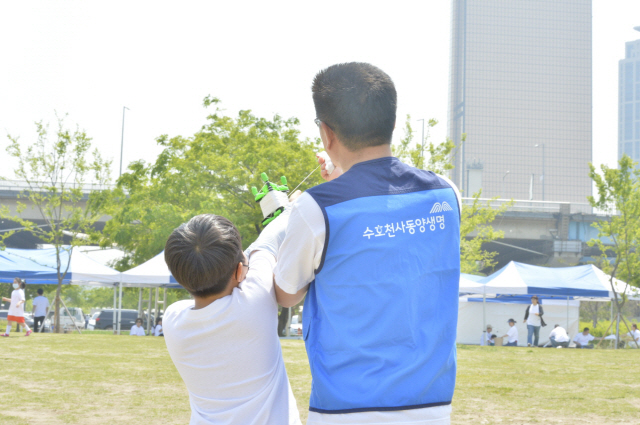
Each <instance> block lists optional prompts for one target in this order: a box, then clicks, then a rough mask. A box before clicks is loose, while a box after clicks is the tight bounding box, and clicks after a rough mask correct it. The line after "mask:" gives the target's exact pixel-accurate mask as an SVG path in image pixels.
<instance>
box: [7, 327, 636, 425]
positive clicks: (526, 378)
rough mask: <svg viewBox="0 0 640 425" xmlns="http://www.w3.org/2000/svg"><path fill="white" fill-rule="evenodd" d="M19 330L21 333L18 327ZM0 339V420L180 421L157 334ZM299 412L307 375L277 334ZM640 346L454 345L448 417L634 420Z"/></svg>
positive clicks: (184, 407)
mask: <svg viewBox="0 0 640 425" xmlns="http://www.w3.org/2000/svg"><path fill="white" fill-rule="evenodd" d="M22 335H24V334H22ZM22 335H18V334H15V333H14V334H12V336H11V337H10V338H2V339H0V365H2V373H1V374H0V388H1V389H0V400H2V409H0V424H7V425H9V424H11V425H14V424H15V425H17V424H89V425H91V424H105V423H110V424H186V423H188V421H189V415H190V410H189V400H188V395H187V391H186V389H185V387H184V384H183V382H182V380H181V379H180V376H179V375H178V373H177V372H176V370H175V368H174V367H173V364H172V363H171V359H170V358H169V355H168V353H167V350H166V347H165V344H164V340H163V339H162V338H152V337H147V338H133V337H129V336H120V337H117V336H113V335H105V334H88V335H77V334H67V335H51V334H44V335H42V334H39V335H32V336H30V337H29V338H25V337H24V336H22ZM282 347H283V353H284V358H285V362H286V365H287V370H288V373H289V378H290V380H291V386H292V388H293V392H294V394H295V395H296V398H297V400H298V408H299V409H300V413H301V416H302V419H303V423H304V419H306V416H307V412H306V410H307V407H308V404H307V402H308V397H309V390H310V384H311V376H310V374H309V368H308V365H307V359H306V354H305V350H304V345H303V343H302V342H301V341H295V340H287V341H282ZM639 360H640V350H628V349H627V350H617V351H613V350H571V349H564V350H556V349H531V348H504V347H469V346H460V347H458V383H457V387H456V394H455V397H454V401H453V416H452V423H454V424H494V423H500V424H585V423H591V424H639V423H640V365H639V363H640V362H639Z"/></svg>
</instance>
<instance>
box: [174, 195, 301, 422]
mask: <svg viewBox="0 0 640 425" xmlns="http://www.w3.org/2000/svg"><path fill="white" fill-rule="evenodd" d="M289 211H290V210H289V208H288V207H287V208H286V209H285V211H284V212H283V213H282V214H280V215H279V216H278V217H277V218H276V219H275V220H274V221H272V222H271V223H269V224H268V225H267V226H266V227H265V229H264V230H263V231H262V232H261V233H260V236H259V237H258V239H257V240H256V241H255V242H254V243H253V244H251V245H250V246H249V248H248V249H247V250H246V251H245V252H244V253H243V252H242V241H241V238H240V233H239V232H238V229H237V228H236V227H235V226H234V225H233V223H231V221H229V220H228V219H226V218H224V217H221V216H217V215H213V214H203V215H199V216H196V217H193V218H192V219H191V220H189V222H188V223H186V224H183V225H182V226H180V227H178V228H177V229H176V230H174V231H173V233H172V234H171V236H169V240H168V241H167V244H166V246H165V251H164V256H165V261H166V262H167V265H168V266H169V270H170V271H171V274H172V275H173V277H174V278H175V279H176V280H177V281H178V283H180V285H182V286H183V287H184V288H185V289H186V290H187V291H189V293H191V295H192V296H193V300H185V301H178V302H176V303H174V304H172V305H171V306H170V307H169V308H167V309H166V311H165V313H164V316H163V323H164V329H163V330H164V337H165V342H166V344H167V349H168V351H169V355H170V356H171V360H173V363H174V364H175V366H176V368H177V369H178V372H179V373H180V376H181V377H182V380H183V381H184V383H185V385H186V386H187V390H188V392H189V401H190V404H191V422H190V424H191V425H196V424H198V425H200V424H203V425H204V424H243V425H287V424H288V425H300V416H299V413H298V408H297V406H296V401H295V398H294V397H293V393H292V391H291V387H290V385H289V378H288V377H287V371H286V369H285V366H284V360H283V358H282V348H281V347H280V340H279V338H278V333H277V329H278V305H277V303H276V294H275V289H274V283H273V269H274V267H275V265H276V257H277V254H278V250H279V248H280V244H281V243H282V240H283V239H284V234H285V231H286V226H287V223H288V219H289Z"/></svg>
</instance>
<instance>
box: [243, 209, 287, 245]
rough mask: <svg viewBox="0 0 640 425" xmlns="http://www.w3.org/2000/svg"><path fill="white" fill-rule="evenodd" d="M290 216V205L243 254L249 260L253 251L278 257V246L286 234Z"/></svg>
mask: <svg viewBox="0 0 640 425" xmlns="http://www.w3.org/2000/svg"><path fill="white" fill-rule="evenodd" d="M290 215H291V204H289V205H288V206H286V207H285V209H284V211H282V213H280V215H279V216H278V217H276V219H275V220H273V221H272V222H271V223H269V224H267V227H265V228H264V229H263V230H262V233H260V236H258V239H256V240H255V241H254V242H253V243H252V244H251V245H249V247H248V248H247V249H246V250H245V251H244V254H245V255H246V256H247V258H249V256H250V255H251V253H252V252H253V251H267V252H268V253H270V254H272V255H273V256H274V257H276V258H277V257H278V251H279V250H280V245H282V241H283V240H284V237H285V235H286V234H287V225H288V224H289V216H290Z"/></svg>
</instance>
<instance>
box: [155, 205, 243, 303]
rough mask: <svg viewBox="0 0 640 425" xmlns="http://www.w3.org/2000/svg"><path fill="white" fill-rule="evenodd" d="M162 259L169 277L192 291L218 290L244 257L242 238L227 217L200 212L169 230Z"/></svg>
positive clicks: (199, 293)
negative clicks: (171, 230) (169, 274)
mask: <svg viewBox="0 0 640 425" xmlns="http://www.w3.org/2000/svg"><path fill="white" fill-rule="evenodd" d="M164 259H165V261H166V263H167V266H169V270H170V271H171V274H172V275H173V277H174V278H175V279H176V280H177V281H178V283H179V284H180V285H182V286H183V287H184V288H185V289H186V290H187V291H189V292H190V293H191V294H192V295H194V296H197V297H205V296H208V295H214V294H218V293H220V292H222V291H224V290H225V288H226V287H227V283H228V282H229V279H231V276H232V275H233V273H234V272H235V271H236V267H237V266H238V263H239V262H241V261H243V259H244V255H243V253H242V239H241V238H240V233H239V232H238V229H236V226H234V225H233V223H232V222H231V221H229V220H227V219H226V218H224V217H222V216H219V215H213V214H201V215H198V216H195V217H193V218H192V219H191V220H189V222H188V223H185V224H183V225H181V226H180V227H178V228H177V229H175V230H174V231H173V233H171V236H169V239H168V240H167V244H166V245H165V248H164Z"/></svg>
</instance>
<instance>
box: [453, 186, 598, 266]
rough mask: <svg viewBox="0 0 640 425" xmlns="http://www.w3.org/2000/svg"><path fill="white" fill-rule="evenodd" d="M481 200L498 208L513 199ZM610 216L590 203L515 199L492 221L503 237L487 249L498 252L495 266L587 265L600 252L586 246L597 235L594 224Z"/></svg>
mask: <svg viewBox="0 0 640 425" xmlns="http://www.w3.org/2000/svg"><path fill="white" fill-rule="evenodd" d="M472 202H473V199H472V198H463V203H465V204H470V203H472ZM482 202H483V203H486V202H490V203H491V206H492V207H495V208H498V207H500V206H501V205H503V204H505V203H507V202H510V200H505V199H498V200H493V201H492V200H488V199H483V200H482ZM607 219H608V216H606V215H603V214H599V213H598V212H596V211H594V210H593V209H592V207H591V206H590V205H589V204H587V203H584V204H576V203H565V202H542V201H515V202H514V204H513V205H512V206H510V207H509V208H508V210H507V211H506V212H505V213H503V214H501V215H500V216H498V217H496V219H495V220H494V222H493V223H492V226H493V228H494V229H495V230H501V231H502V232H503V233H504V239H500V240H498V241H495V242H491V243H488V244H486V246H485V247H484V248H485V249H487V250H489V251H496V252H498V255H497V257H496V259H497V261H498V265H497V266H496V268H500V267H502V266H503V265H505V264H507V263H508V262H509V261H519V262H522V263H528V264H535V265H547V266H550V267H566V266H572V265H576V264H584V263H586V262H588V261H591V260H592V257H595V256H597V255H599V251H598V249H597V248H595V247H594V248H591V247H589V246H588V245H587V242H588V241H589V240H591V239H597V238H598V231H597V230H596V229H595V228H594V227H593V226H592V224H593V223H595V222H597V221H601V220H607Z"/></svg>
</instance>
